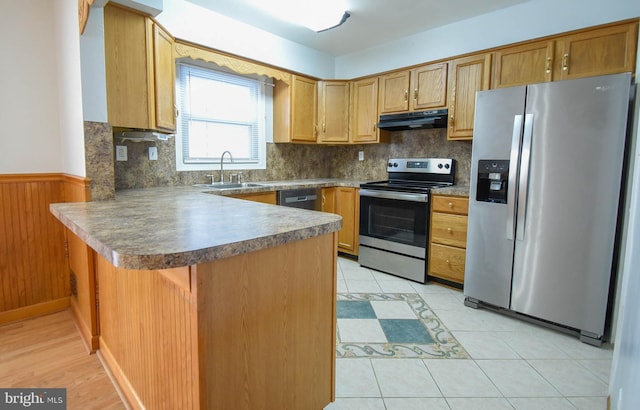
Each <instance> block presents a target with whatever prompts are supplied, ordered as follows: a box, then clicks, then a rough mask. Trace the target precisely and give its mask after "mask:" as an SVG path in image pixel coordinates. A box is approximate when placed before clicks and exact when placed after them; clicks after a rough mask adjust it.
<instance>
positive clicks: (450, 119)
mask: <svg viewBox="0 0 640 410" xmlns="http://www.w3.org/2000/svg"><path fill="white" fill-rule="evenodd" d="M449 121H451V122H452V123H453V122H454V121H455V118H453V115H452V116H451V117H449Z"/></svg>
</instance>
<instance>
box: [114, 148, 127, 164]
mask: <svg viewBox="0 0 640 410" xmlns="http://www.w3.org/2000/svg"><path fill="white" fill-rule="evenodd" d="M126 160H127V146H126V145H116V161H126Z"/></svg>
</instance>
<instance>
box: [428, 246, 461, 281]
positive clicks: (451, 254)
mask: <svg viewBox="0 0 640 410" xmlns="http://www.w3.org/2000/svg"><path fill="white" fill-rule="evenodd" d="M465 257H466V252H465V250H464V249H460V248H453V247H451V246H446V245H439V244H435V243H432V244H431V247H430V252H429V275H431V276H435V277H438V278H442V279H446V280H450V281H453V282H457V283H463V282H464V262H465Z"/></svg>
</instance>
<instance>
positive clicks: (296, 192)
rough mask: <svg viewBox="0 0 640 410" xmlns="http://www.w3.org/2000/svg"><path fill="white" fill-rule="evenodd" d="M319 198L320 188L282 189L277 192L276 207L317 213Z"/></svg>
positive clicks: (320, 205)
mask: <svg viewBox="0 0 640 410" xmlns="http://www.w3.org/2000/svg"><path fill="white" fill-rule="evenodd" d="M321 197H322V195H321V190H320V188H299V189H284V190H282V191H278V205H282V206H289V207H292V208H302V209H312V210H315V211H319V210H320V209H321V207H322V202H321V201H320V198H321Z"/></svg>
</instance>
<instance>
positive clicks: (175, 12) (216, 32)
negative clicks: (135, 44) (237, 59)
mask: <svg viewBox="0 0 640 410" xmlns="http://www.w3.org/2000/svg"><path fill="white" fill-rule="evenodd" d="M156 20H158V22H159V23H160V24H162V25H163V26H164V27H165V28H166V29H167V30H169V32H170V33H171V34H173V35H174V36H175V37H177V38H181V39H184V40H189V41H191V42H194V43H197V44H201V45H204V46H207V47H211V48H213V49H216V50H221V51H226V52H228V53H232V54H236V55H239V56H242V57H246V58H250V59H253V60H258V61H262V62H265V63H268V64H272V65H275V66H277V67H283V68H287V69H289V70H292V71H297V72H300V73H305V74H308V75H311V76H315V77H320V78H334V59H333V56H330V55H329V54H325V53H322V52H320V51H317V50H313V49H311V48H308V47H305V46H302V45H300V44H298V43H295V42H293V41H289V40H285V39H284V38H282V37H278V36H275V35H273V34H271V33H268V32H266V31H264V30H260V29H258V28H255V27H253V26H250V25H247V24H244V23H241V22H239V21H237V20H233V19H230V18H228V17H226V16H223V15H221V14H218V13H214V12H213V11H210V10H208V9H205V8H203V7H200V6H198V5H195V4H193V3H190V2H187V1H185V0H164V10H163V12H162V13H160V14H159V15H158V16H157V17H156Z"/></svg>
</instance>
